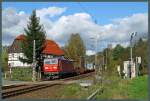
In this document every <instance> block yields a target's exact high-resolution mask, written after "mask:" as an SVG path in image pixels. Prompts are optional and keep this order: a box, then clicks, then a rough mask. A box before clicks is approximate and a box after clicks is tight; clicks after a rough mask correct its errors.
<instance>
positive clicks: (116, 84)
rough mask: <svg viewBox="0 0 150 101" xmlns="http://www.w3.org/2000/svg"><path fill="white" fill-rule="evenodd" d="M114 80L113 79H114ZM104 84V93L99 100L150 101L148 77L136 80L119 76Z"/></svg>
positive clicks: (99, 96)
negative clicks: (141, 100) (147, 100)
mask: <svg viewBox="0 0 150 101" xmlns="http://www.w3.org/2000/svg"><path fill="white" fill-rule="evenodd" d="M112 78H113V79H112ZM109 80H110V82H111V83H105V84H104V93H102V94H101V95H97V99H144V100H145V99H148V76H147V75H144V76H141V77H137V78H134V79H121V78H119V77H117V76H113V77H111V79H109Z"/></svg>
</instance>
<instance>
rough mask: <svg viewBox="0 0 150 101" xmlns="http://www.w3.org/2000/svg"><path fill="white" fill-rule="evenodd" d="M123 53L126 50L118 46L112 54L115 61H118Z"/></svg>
mask: <svg viewBox="0 0 150 101" xmlns="http://www.w3.org/2000/svg"><path fill="white" fill-rule="evenodd" d="M123 52H124V48H123V47H122V46H121V45H119V44H118V45H117V46H116V47H115V49H114V50H113V53H112V55H113V59H114V60H118V59H119V58H120V56H121V55H122V54H123Z"/></svg>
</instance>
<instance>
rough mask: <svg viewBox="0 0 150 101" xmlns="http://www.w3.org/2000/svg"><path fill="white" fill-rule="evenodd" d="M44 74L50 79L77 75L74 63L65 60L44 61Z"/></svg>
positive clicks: (52, 59)
mask: <svg viewBox="0 0 150 101" xmlns="http://www.w3.org/2000/svg"><path fill="white" fill-rule="evenodd" d="M43 72H44V76H45V77H48V78H49V79H52V78H62V77H64V76H66V75H74V74H76V72H75V69H74V66H73V61H70V60H67V59H65V58H50V59H44V65H43Z"/></svg>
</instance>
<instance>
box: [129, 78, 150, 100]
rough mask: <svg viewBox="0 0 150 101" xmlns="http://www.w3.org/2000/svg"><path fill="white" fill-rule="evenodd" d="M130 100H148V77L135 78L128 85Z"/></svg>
mask: <svg viewBox="0 0 150 101" xmlns="http://www.w3.org/2000/svg"><path fill="white" fill-rule="evenodd" d="M128 94H129V98H135V99H148V76H147V75H144V76H142V77H139V78H135V79H133V80H132V81H130V82H129V85H128Z"/></svg>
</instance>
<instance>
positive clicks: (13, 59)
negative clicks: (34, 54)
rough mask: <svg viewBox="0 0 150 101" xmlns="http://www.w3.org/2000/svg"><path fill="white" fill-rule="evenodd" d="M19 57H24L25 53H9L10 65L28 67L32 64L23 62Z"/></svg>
mask: <svg viewBox="0 0 150 101" xmlns="http://www.w3.org/2000/svg"><path fill="white" fill-rule="evenodd" d="M19 57H22V58H24V57H25V56H24V54H23V53H9V54H8V65H9V66H10V67H28V66H31V65H30V64H27V63H23V62H21V61H20V60H19Z"/></svg>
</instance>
